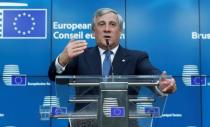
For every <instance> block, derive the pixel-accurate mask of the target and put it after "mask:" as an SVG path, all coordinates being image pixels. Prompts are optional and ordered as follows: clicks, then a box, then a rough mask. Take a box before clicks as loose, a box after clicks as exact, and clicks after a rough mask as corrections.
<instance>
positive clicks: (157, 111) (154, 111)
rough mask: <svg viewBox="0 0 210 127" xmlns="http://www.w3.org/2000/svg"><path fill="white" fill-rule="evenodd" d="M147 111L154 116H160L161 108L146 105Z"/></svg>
mask: <svg viewBox="0 0 210 127" xmlns="http://www.w3.org/2000/svg"><path fill="white" fill-rule="evenodd" d="M145 113H146V114H151V116H153V117H158V116H160V108H159V107H145Z"/></svg>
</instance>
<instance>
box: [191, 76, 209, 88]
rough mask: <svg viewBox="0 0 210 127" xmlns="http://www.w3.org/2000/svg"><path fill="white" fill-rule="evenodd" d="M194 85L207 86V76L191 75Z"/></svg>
mask: <svg viewBox="0 0 210 127" xmlns="http://www.w3.org/2000/svg"><path fill="white" fill-rule="evenodd" d="M191 84H192V86H205V85H206V76H203V75H201V76H191Z"/></svg>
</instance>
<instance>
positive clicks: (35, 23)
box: [0, 9, 47, 39]
mask: <svg viewBox="0 0 210 127" xmlns="http://www.w3.org/2000/svg"><path fill="white" fill-rule="evenodd" d="M46 18H47V10H46V9H0V39H44V38H46V33H47V32H46V24H47V23H46V22H47V20H46Z"/></svg>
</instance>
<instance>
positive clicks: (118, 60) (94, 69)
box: [48, 46, 161, 110]
mask: <svg viewBox="0 0 210 127" xmlns="http://www.w3.org/2000/svg"><path fill="white" fill-rule="evenodd" d="M112 66H113V67H112V68H113V69H112V72H111V73H114V75H157V74H160V73H161V72H160V70H158V69H156V68H155V67H154V66H152V64H151V63H150V61H149V57H148V55H147V54H146V53H145V52H142V51H134V50H128V49H125V48H123V47H121V46H119V48H118V50H117V52H116V54H115V57H114V59H113V62H112ZM101 74H102V69H101V57H100V53H99V49H98V47H97V46H96V47H91V48H87V49H86V50H85V51H84V53H82V54H81V55H79V56H77V57H75V58H74V59H73V60H72V61H71V62H69V63H68V64H67V66H66V69H65V71H64V72H63V73H62V74H60V75H101ZM48 75H49V78H50V79H51V80H53V81H54V80H55V76H56V75H58V74H57V73H56V68H55V61H53V62H52V63H51V65H50V67H49V72H48ZM76 94H77V95H97V94H99V89H98V88H96V87H94V88H91V87H88V88H87V87H82V88H77V89H76ZM128 94H129V95H137V94H138V89H129V90H128ZM83 106H85V104H84V105H83V104H80V105H76V106H75V107H76V110H79V109H81V108H82V107H83Z"/></svg>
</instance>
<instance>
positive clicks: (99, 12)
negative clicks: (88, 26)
mask: <svg viewBox="0 0 210 127" xmlns="http://www.w3.org/2000/svg"><path fill="white" fill-rule="evenodd" d="M107 13H114V14H116V16H117V19H118V23H119V26H120V31H122V30H123V18H122V16H121V15H120V14H119V13H118V12H117V11H115V10H113V9H111V8H100V9H98V10H96V12H95V14H94V16H93V20H92V30H93V31H94V27H95V23H96V18H98V17H101V16H103V15H105V14H107Z"/></svg>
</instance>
